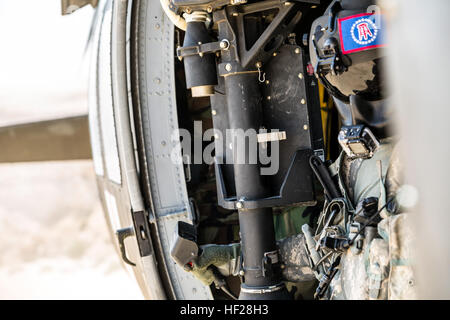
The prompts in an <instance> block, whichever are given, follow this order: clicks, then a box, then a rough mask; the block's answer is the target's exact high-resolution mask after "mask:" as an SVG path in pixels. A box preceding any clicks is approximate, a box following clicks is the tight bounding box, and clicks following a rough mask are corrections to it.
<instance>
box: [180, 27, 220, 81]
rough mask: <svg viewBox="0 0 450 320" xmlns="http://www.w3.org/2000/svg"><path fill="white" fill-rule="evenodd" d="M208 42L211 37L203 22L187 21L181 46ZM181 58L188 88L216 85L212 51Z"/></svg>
mask: <svg viewBox="0 0 450 320" xmlns="http://www.w3.org/2000/svg"><path fill="white" fill-rule="evenodd" d="M210 42H212V38H211V37H210V35H209V33H208V30H207V29H206V26H205V23H204V22H199V21H193V22H188V23H187V28H186V34H185V37H184V42H183V48H186V47H193V46H198V45H199V44H204V43H210ZM183 60H184V70H185V73H186V86H187V88H188V89H192V88H196V87H204V86H215V85H217V72H216V59H215V55H214V54H213V53H207V54H204V55H198V54H195V55H189V56H185V57H183Z"/></svg>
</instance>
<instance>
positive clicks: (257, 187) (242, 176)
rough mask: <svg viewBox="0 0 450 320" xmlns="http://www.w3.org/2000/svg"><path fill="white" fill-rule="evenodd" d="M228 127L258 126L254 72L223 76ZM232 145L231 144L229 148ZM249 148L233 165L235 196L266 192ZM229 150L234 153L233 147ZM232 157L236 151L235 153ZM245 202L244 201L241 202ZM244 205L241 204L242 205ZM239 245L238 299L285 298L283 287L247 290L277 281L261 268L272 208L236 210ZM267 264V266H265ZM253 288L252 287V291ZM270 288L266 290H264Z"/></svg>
mask: <svg viewBox="0 0 450 320" xmlns="http://www.w3.org/2000/svg"><path fill="white" fill-rule="evenodd" d="M225 90H226V96H227V106H228V119H229V124H230V129H242V130H244V131H246V130H248V129H255V130H256V131H257V130H259V128H260V126H261V124H262V123H261V118H262V117H261V114H262V110H261V99H262V98H261V94H260V90H259V84H258V73H256V72H252V73H240V74H234V75H229V76H226V77H225ZM234 147H235V145H233V148H234ZM250 148H252V146H251V145H249V143H246V144H245V149H244V150H245V159H246V162H245V163H244V164H241V163H235V164H234V176H235V186H236V196H237V199H238V200H239V199H247V200H257V199H262V198H265V197H267V196H268V195H269V190H268V189H267V188H266V186H265V183H264V179H263V176H261V173H260V166H259V165H258V164H251V163H248V160H249V153H250ZM233 152H237V150H236V149H233ZM234 158H235V160H236V154H235V157H234ZM244 202H245V201H244ZM244 206H245V205H244ZM239 225H240V234H241V247H242V251H243V259H244V283H243V286H242V288H246V290H242V289H241V295H240V297H239V298H240V299H276V298H277V297H279V298H281V299H283V298H286V299H287V298H288V295H287V290H286V288H282V289H279V290H276V291H274V292H266V293H249V292H251V291H255V290H256V289H261V288H266V289H267V288H268V287H271V286H276V285H278V284H280V273H279V271H278V270H273V272H269V273H268V272H264V271H263V260H264V253H267V252H271V251H275V250H276V249H277V247H276V242H275V231H274V224H273V216H272V208H260V209H252V210H246V209H239ZM269 267H270V266H269ZM253 289H255V290H253ZM268 291H270V290H268Z"/></svg>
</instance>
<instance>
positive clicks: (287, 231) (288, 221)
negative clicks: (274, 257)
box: [273, 207, 309, 241]
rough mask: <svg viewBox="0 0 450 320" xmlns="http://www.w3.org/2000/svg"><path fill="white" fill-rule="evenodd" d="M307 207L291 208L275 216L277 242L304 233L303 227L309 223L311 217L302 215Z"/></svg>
mask: <svg viewBox="0 0 450 320" xmlns="http://www.w3.org/2000/svg"><path fill="white" fill-rule="evenodd" d="M305 209H306V207H291V208H288V209H286V210H284V211H283V212H282V213H281V214H277V215H274V217H273V221H274V226H275V239H276V240H277V241H279V240H281V239H284V238H287V237H290V236H293V235H296V234H299V233H302V225H304V224H305V223H308V222H309V217H303V216H302V214H303V212H304V211H305Z"/></svg>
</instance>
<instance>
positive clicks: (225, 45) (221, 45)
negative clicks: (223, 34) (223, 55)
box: [220, 39, 230, 50]
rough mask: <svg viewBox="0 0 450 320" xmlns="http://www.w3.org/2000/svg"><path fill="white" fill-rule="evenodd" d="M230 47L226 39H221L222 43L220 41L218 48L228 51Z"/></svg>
mask: <svg viewBox="0 0 450 320" xmlns="http://www.w3.org/2000/svg"><path fill="white" fill-rule="evenodd" d="M229 46H230V42H229V41H228V40H227V39H223V40H222V41H220V48H221V49H223V50H226V49H228V48H229Z"/></svg>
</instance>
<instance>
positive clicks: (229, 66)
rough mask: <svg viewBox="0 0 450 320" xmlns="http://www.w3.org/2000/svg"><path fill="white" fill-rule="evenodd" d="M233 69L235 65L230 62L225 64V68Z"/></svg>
mask: <svg viewBox="0 0 450 320" xmlns="http://www.w3.org/2000/svg"><path fill="white" fill-rule="evenodd" d="M231 69H233V67H232V66H231V64H230V63H227V64H226V65H225V70H227V71H231Z"/></svg>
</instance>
